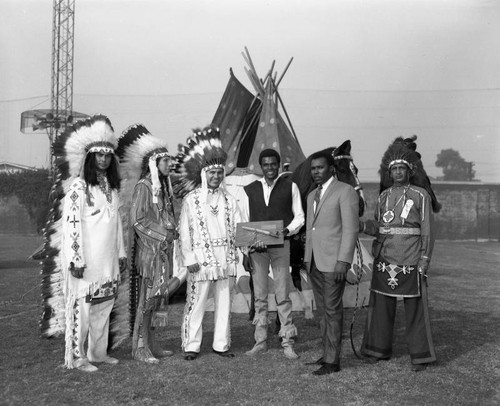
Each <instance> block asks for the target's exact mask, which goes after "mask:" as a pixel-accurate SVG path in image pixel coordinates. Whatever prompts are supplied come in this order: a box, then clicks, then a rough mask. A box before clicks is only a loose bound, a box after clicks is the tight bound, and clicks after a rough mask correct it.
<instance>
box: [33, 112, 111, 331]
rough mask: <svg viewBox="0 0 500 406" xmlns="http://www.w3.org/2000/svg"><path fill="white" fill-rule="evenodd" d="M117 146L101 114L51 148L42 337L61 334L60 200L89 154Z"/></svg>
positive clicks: (69, 129)
mask: <svg viewBox="0 0 500 406" xmlns="http://www.w3.org/2000/svg"><path fill="white" fill-rule="evenodd" d="M116 146H117V139H116V137H115V134H114V131H113V127H112V126H111V122H110V121H109V119H108V118H107V117H105V116H103V115H95V116H93V117H91V118H88V119H85V120H81V121H78V122H76V123H75V124H73V125H72V126H69V127H67V128H66V130H65V131H64V132H63V133H62V134H60V135H59V136H58V137H57V138H56V139H55V140H54V143H53V145H52V149H53V155H54V162H55V175H54V176H55V177H54V179H55V180H54V184H53V185H52V189H51V192H50V196H49V199H50V201H51V207H50V210H49V213H48V217H47V224H46V227H45V230H44V248H43V251H42V253H41V256H42V258H43V259H42V272H41V276H42V283H41V288H42V298H43V314H42V319H41V322H40V327H41V333H42V336H43V337H52V336H58V335H60V334H64V331H65V325H66V320H65V304H64V293H63V286H64V277H65V272H62V265H61V257H60V251H61V230H62V200H63V199H64V196H65V195H66V193H67V191H68V189H69V187H70V186H71V183H72V182H73V180H74V179H75V178H76V177H78V176H80V175H83V166H84V163H85V158H86V156H87V154H88V153H91V152H104V153H113V152H114V150H115V148H116Z"/></svg>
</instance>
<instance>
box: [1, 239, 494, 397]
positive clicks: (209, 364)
mask: <svg viewBox="0 0 500 406" xmlns="http://www.w3.org/2000/svg"><path fill="white" fill-rule="evenodd" d="M39 243H40V240H39V239H38V238H37V237H32V236H11V235H0V292H1V293H0V319H1V322H2V328H1V329H0V342H1V349H0V374H1V377H0V404H2V405H4V404H5V405H80V404H82V405H83V404H94V405H125V404H128V405H214V404H217V405H225V404H227V405H267V404H277V405H291V404H294V405H498V404H500V392H499V389H498V388H499V384H500V334H499V333H500V316H499V313H498V310H499V309H500V277H499V276H500V275H499V272H500V269H499V265H500V244H498V243H474V242H443V241H438V242H437V243H436V248H435V255H434V258H433V262H432V264H431V266H432V269H431V271H430V276H429V285H430V287H429V296H430V312H431V319H432V325H433V333H434V342H435V346H436V352H437V356H438V362H437V363H436V364H435V365H433V366H431V367H429V368H428V369H427V370H426V371H424V372H419V373H415V372H412V371H411V369H410V360H409V356H408V353H407V349H406V344H405V338H404V314H403V312H402V305H400V306H398V324H397V329H396V336H395V347H394V355H393V358H392V359H391V360H390V361H388V362H381V363H378V364H376V365H368V364H365V363H363V362H362V361H360V360H358V359H357V358H356V357H355V356H354V354H353V351H352V349H351V345H350V341H349V338H348V336H347V335H346V336H345V338H344V342H343V349H342V361H341V362H342V365H341V366H342V370H341V371H340V372H339V373H337V374H332V375H327V376H322V377H315V376H313V375H311V372H312V371H313V370H314V369H316V368H315V367H314V366H306V365H304V363H305V362H309V361H312V360H315V359H317V358H318V356H319V355H320V354H319V336H318V334H319V330H318V326H317V324H316V322H315V321H314V320H306V319H305V318H304V316H303V314H301V313H295V314H294V318H295V322H296V324H297V326H298V329H299V337H298V340H297V344H296V350H297V352H298V353H299V354H300V356H301V357H300V359H299V360H298V361H289V360H286V359H285V358H284V357H283V356H282V352H281V351H280V346H279V342H278V340H277V338H276V337H275V336H274V337H273V338H272V339H271V340H270V347H271V348H270V351H269V352H268V353H266V354H263V355H261V356H259V357H257V358H255V359H250V358H248V357H246V356H245V355H244V352H245V351H246V350H248V349H250V348H251V346H252V344H253V335H252V334H253V328H252V325H251V323H250V322H249V321H248V320H247V319H248V317H247V315H244V314H234V315H233V318H232V342H233V346H232V350H233V351H234V352H235V353H236V358H234V359H230V360H228V359H222V358H221V357H218V356H217V355H215V354H213V353H212V351H211V339H212V332H213V323H212V313H207V314H206V316H205V323H204V329H205V331H204V342H203V347H202V353H201V357H200V358H199V359H197V360H196V361H193V362H187V361H184V359H183V357H182V353H181V350H180V345H181V343H180V323H181V315H182V311H183V303H182V302H180V301H178V302H177V303H173V304H172V305H171V306H170V311H171V314H170V326H169V327H167V328H166V329H165V330H162V331H158V332H157V334H158V337H159V339H160V340H161V342H162V343H163V344H164V346H165V347H166V348H170V349H173V350H175V352H176V353H175V355H174V356H173V357H171V358H168V359H165V360H162V362H161V363H160V364H159V365H154V366H148V365H144V364H141V363H138V362H135V361H133V360H132V359H131V357H130V341H128V342H126V343H125V344H124V345H123V346H122V347H121V348H119V349H118V350H116V351H115V352H114V353H113V354H112V355H113V356H115V357H117V358H119V359H120V363H119V364H118V365H116V366H108V365H103V366H102V367H100V368H99V371H98V372H96V373H93V374H86V373H82V372H79V371H77V370H66V369H64V368H62V367H61V365H62V362H63V357H64V355H63V354H64V351H63V347H64V342H63V341H64V340H63V338H62V337H59V338H53V339H43V338H40V335H39V327H38V320H39V316H40V302H41V300H40V293H39V266H38V264H37V263H35V262H32V261H26V257H27V256H28V255H29V254H30V253H31V252H32V251H33V250H34V249H35V248H36V247H37V246H38V244H39ZM365 317H366V311H365V310H359V311H358V313H357V316H356V322H355V327H354V341H355V343H356V345H357V346H358V347H359V345H360V342H361V336H362V327H363V324H364V320H365ZM351 318H352V310H351V309H347V310H346V314H345V330H346V331H347V330H348V328H349V325H350V323H351Z"/></svg>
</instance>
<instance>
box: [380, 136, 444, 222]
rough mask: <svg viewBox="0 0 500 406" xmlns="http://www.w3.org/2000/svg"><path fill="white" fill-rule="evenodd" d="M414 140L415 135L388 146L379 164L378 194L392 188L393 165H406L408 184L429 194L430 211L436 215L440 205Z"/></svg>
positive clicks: (397, 140) (400, 138)
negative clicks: (408, 171) (408, 170)
mask: <svg viewBox="0 0 500 406" xmlns="http://www.w3.org/2000/svg"><path fill="white" fill-rule="evenodd" d="M416 140H417V136H416V135H413V136H412V137H410V138H403V137H398V138H396V139H395V140H394V141H393V142H392V144H391V145H389V147H388V148H387V151H386V152H385V153H384V156H383V157H382V162H381V164H380V170H379V174H380V192H382V191H384V190H385V189H387V188H389V187H390V186H392V179H391V177H390V169H391V167H392V166H393V165H395V164H400V163H403V164H406V165H407V166H408V168H409V169H410V183H411V184H412V185H415V186H419V187H421V188H424V189H425V190H426V191H427V193H429V195H430V197H431V200H432V211H433V212H434V213H438V212H439V211H440V210H441V204H440V203H439V202H438V200H437V197H436V195H435V193H434V191H433V190H432V186H431V181H430V179H429V177H428V176H427V172H425V169H424V166H423V164H422V159H421V158H422V156H421V155H420V153H418V152H417V144H416V142H415V141H416Z"/></svg>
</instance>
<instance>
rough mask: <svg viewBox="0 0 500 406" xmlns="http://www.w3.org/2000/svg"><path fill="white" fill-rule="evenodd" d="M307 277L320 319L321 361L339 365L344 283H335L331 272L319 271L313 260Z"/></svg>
mask: <svg viewBox="0 0 500 406" xmlns="http://www.w3.org/2000/svg"><path fill="white" fill-rule="evenodd" d="M309 276H310V278H311V285H312V288H313V292H314V300H315V302H316V309H317V312H318V313H319V317H320V321H319V323H320V332H321V340H322V346H323V361H324V362H327V363H329V364H339V363H340V350H341V345H342V326H343V322H344V305H343V303H342V296H343V295H344V288H345V282H341V283H337V282H335V280H334V274H333V272H321V271H319V270H318V268H316V264H315V263H314V260H313V261H312V264H311V273H310V275H309Z"/></svg>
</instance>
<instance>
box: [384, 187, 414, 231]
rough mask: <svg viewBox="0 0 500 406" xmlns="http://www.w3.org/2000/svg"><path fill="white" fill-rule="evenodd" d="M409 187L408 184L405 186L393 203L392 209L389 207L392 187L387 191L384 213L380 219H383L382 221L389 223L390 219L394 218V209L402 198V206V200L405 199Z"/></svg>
mask: <svg viewBox="0 0 500 406" xmlns="http://www.w3.org/2000/svg"><path fill="white" fill-rule="evenodd" d="M409 187H410V185H407V186H405V189H404V191H403V194H402V195H401V196H400V198H399V199H398V200H397V202H396V203H395V204H394V207H393V208H392V209H389V197H390V196H391V193H392V188H391V190H390V191H389V195H388V196H387V199H386V200H385V212H384V215H383V216H382V220H383V221H384V223H386V224H389V223H390V222H391V221H392V220H394V217H395V214H394V211H395V210H396V207H397V206H398V204H399V202H401V200H403V206H404V200H406V192H407V191H408V189H409Z"/></svg>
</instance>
